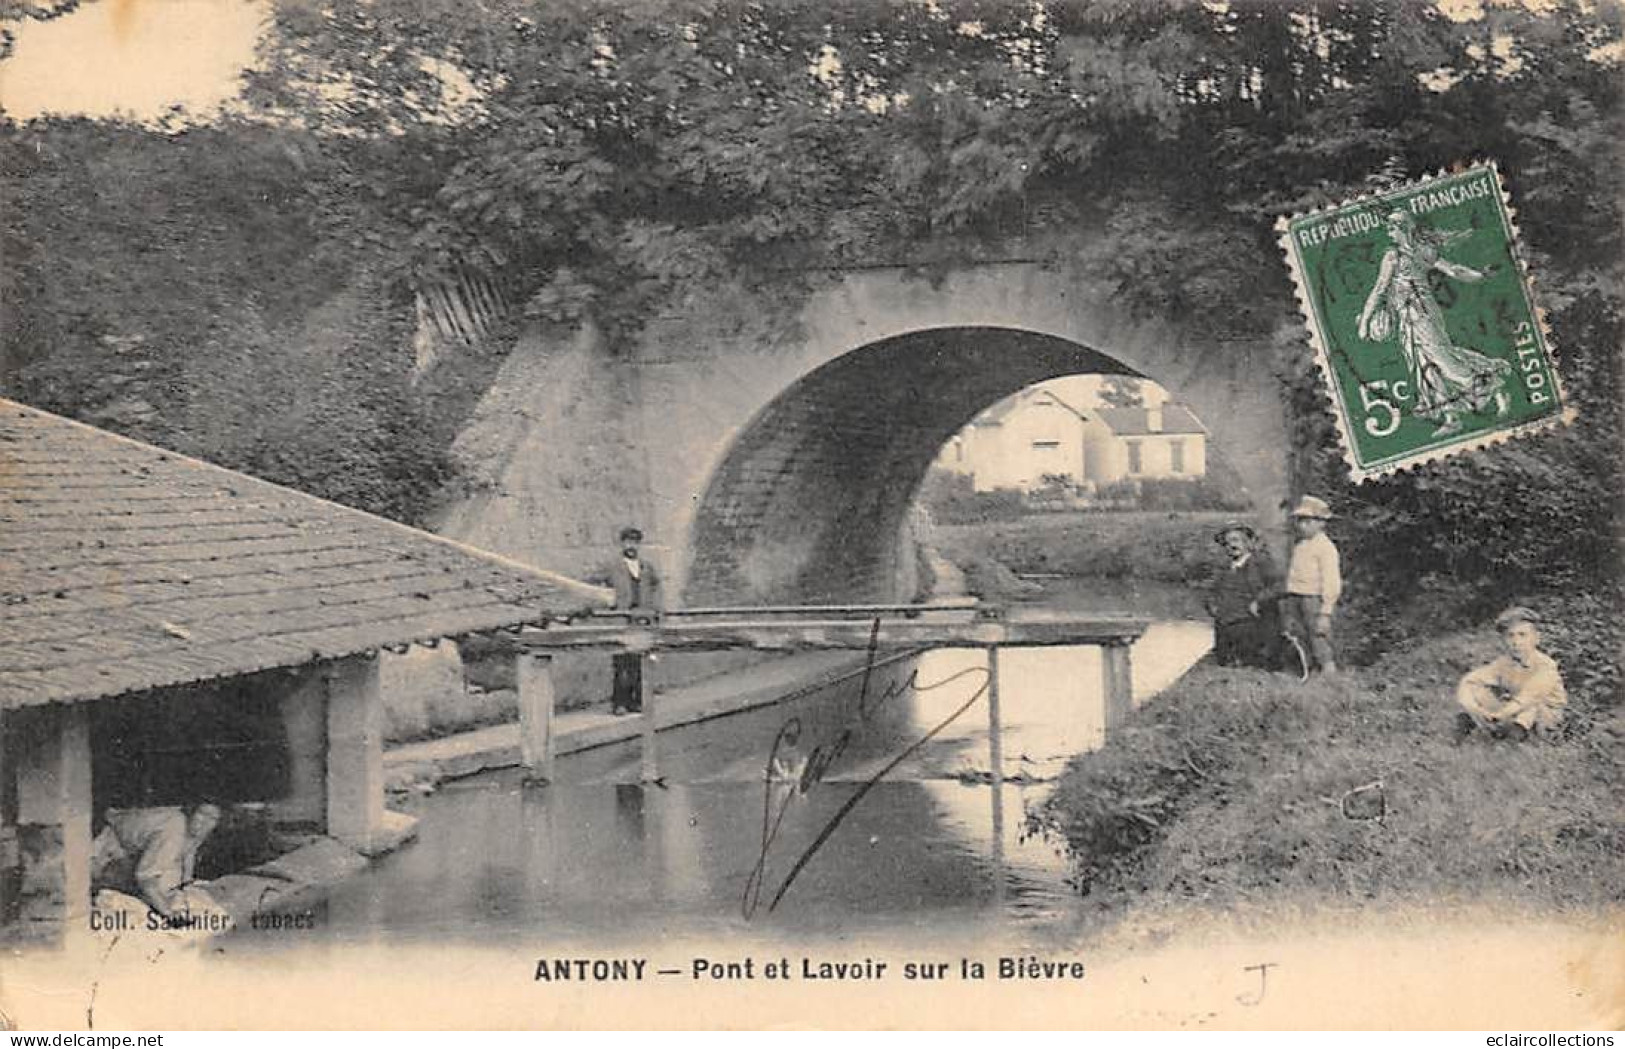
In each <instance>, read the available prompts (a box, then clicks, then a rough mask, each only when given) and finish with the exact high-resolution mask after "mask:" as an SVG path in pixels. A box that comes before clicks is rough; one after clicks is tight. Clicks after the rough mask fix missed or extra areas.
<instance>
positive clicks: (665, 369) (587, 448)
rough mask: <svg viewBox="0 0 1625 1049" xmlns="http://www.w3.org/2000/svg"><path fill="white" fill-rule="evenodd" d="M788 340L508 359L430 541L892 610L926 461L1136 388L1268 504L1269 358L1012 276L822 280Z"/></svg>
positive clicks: (722, 330) (1076, 288) (644, 346)
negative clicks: (980, 433) (631, 532)
mask: <svg viewBox="0 0 1625 1049" xmlns="http://www.w3.org/2000/svg"><path fill="white" fill-rule="evenodd" d="M795 301H797V302H798V303H799V304H798V305H797V306H796V307H795V323H794V324H793V325H790V326H789V330H790V331H792V332H793V334H791V335H789V336H786V335H785V334H783V332H784V330H785V329H784V328H783V327H782V326H781V327H780V328H778V329H774V330H769V329H767V328H764V327H763V326H762V325H760V324H756V323H753V322H752V317H751V316H750V313H751V311H750V308H749V304H746V305H745V306H744V307H743V308H740V307H739V306H738V305H737V304H735V305H734V306H733V308H732V312H731V313H730V312H729V311H728V310H727V309H723V308H720V307H718V306H717V304H714V303H703V302H702V303H696V304H695V305H693V306H692V307H690V308H687V309H685V310H682V311H678V312H677V313H675V314H672V315H669V316H664V317H661V318H659V319H657V320H655V321H654V322H652V323H651V324H649V325H648V326H647V327H646V328H645V329H644V331H643V332H642V334H641V336H640V337H639V341H638V343H637V344H636V345H634V346H629V347H610V346H607V345H605V342H604V340H603V339H602V338H601V337H599V336H598V335H597V334H596V333H595V332H592V331H581V332H578V333H576V335H574V336H573V337H571V338H570V339H569V340H568V341H567V342H547V341H544V340H543V339H542V338H541V337H540V336H535V335H532V336H527V337H525V338H523V339H521V341H520V343H519V345H518V346H517V347H516V349H515V351H514V352H513V353H512V355H511V356H510V357H509V359H508V360H507V362H506V363H505V365H504V366H503V369H502V372H501V374H500V375H499V377H498V379H497V381H496V383H495V384H494V385H493V387H492V389H491V390H490V392H489V393H488V394H487V396H486V397H485V399H484V400H483V401H482V403H481V405H480V406H479V408H478V409H477V411H476V413H475V415H474V417H473V419H472V420H471V422H470V425H469V426H468V427H467V429H466V430H465V431H464V433H463V435H462V436H461V437H460V438H459V442H458V451H459V454H460V455H461V456H462V458H463V460H464V461H465V463H466V464H467V465H468V466H469V467H470V468H471V470H472V471H473V472H474V474H475V476H476V478H477V480H478V482H479V485H478V487H477V489H476V494H474V495H472V496H470V497H468V498H466V499H464V500H462V501H461V502H459V503H458V504H457V505H455V506H453V507H451V508H450V509H449V510H448V511H447V512H446V513H445V514H444V515H443V517H442V518H441V519H440V520H439V521H438V522H437V527H438V529H439V530H440V531H442V532H443V533H445V534H447V535H450V536H452V537H454V538H457V539H460V540H463V541H465V542H469V543H472V544H474V545H477V546H481V547H484V548H487V549H491V550H494V551H496V552H499V553H502V554H506V555H508V556H512V557H515V558H518V559H522V560H525V561H528V562H531V563H534V564H537V565H540V566H543V567H546V568H551V569H555V570H558V571H562V572H566V573H568V574H571V575H576V576H588V577H590V575H591V574H592V569H593V568H595V567H596V566H599V565H602V564H605V563H606V562H607V561H608V560H609V559H610V558H612V557H613V556H614V538H615V533H616V531H617V530H618V529H619V528H620V527H621V526H622V525H623V524H625V523H631V522H636V523H638V524H640V525H641V527H642V528H643V529H644V531H645V532H646V533H647V534H648V543H647V544H646V545H647V548H648V551H649V553H650V554H651V556H653V557H654V558H655V560H656V562H657V564H661V565H662V566H663V567H664V569H665V575H666V578H667V582H668V601H669V602H671V603H674V604H675V603H677V602H679V601H680V602H682V603H686V604H688V605H691V606H692V605H699V604H719V603H725V604H748V603H822V602H832V601H874V600H895V599H898V598H899V597H907V596H908V595H907V594H905V593H901V592H900V591H902V590H903V589H904V588H905V586H906V579H907V577H908V574H909V567H910V566H911V564H912V562H913V556H912V549H911V546H910V543H909V540H908V538H907V536H906V524H907V518H908V509H909V506H910V504H911V502H912V499H913V496H914V493H915V491H916V489H917V488H918V486H919V484H920V482H921V480H922V479H923V478H924V476H925V472H926V470H927V468H928V466H929V465H930V463H931V462H932V460H933V459H934V458H935V456H936V454H937V452H938V450H939V449H940V448H941V446H942V445H943V443H944V442H945V441H946V440H947V439H948V438H949V437H951V436H952V435H953V434H954V433H955V432H956V431H957V430H958V429H959V428H960V427H962V426H963V425H964V424H965V423H967V422H969V421H970V420H971V419H972V418H973V417H974V416H975V415H976V414H977V413H978V412H980V411H981V410H982V409H984V408H986V407H987V406H989V405H991V404H993V403H994V402H996V401H998V400H999V399H1001V398H1003V397H1005V396H1007V395H1009V394H1011V393H1014V392H1016V391H1017V390H1020V389H1022V388H1023V387H1026V386H1029V385H1031V384H1033V383H1036V382H1040V381H1043V380H1046V379H1050V378H1054V377H1057V376H1061V375H1067V374H1075V373H1080V372H1106V373H1121V374H1133V375H1141V376H1145V377H1147V378H1151V379H1154V380H1156V381H1157V382H1159V383H1161V384H1162V385H1163V386H1164V387H1166V388H1167V389H1168V390H1169V391H1170V393H1171V394H1172V395H1173V396H1174V397H1175V398H1176V399H1178V400H1180V401H1182V402H1184V403H1186V404H1188V405H1190V406H1191V407H1192V408H1193V410H1194V411H1195V412H1196V413H1197V415H1198V417H1199V418H1200V419H1201V420H1202V421H1203V423H1204V424H1205V425H1206V426H1207V427H1208V429H1209V432H1210V439H1211V441H1212V443H1213V446H1214V447H1215V448H1216V449H1217V451H1218V452H1219V453H1220V454H1222V455H1224V456H1225V457H1226V458H1227V459H1228V461H1229V462H1230V463H1231V465H1233V466H1234V467H1235V468H1236V470H1237V471H1238V472H1239V473H1240V475H1241V476H1242V478H1243V480H1244V482H1245V483H1246V484H1247V486H1248V489H1249V491H1250V492H1251V494H1252V496H1253V498H1254V500H1255V502H1256V503H1257V505H1258V506H1259V507H1260V508H1261V509H1272V508H1273V507H1275V506H1276V505H1277V504H1278V502H1279V500H1280V499H1281V498H1282V497H1283V496H1284V494H1285V487H1286V472H1287V443H1286V426H1285V418H1284V414H1283V408H1282V404H1281V398H1280V395H1279V392H1278V390H1277V387H1276V380H1275V378H1274V367H1273V365H1274V352H1275V351H1274V350H1273V349H1272V347H1271V345H1270V344H1269V343H1268V342H1257V343H1235V342H1229V343H1225V344H1223V345H1220V344H1219V343H1218V341H1217V340H1216V339H1215V338H1214V337H1212V336H1211V335H1210V334H1208V333H1206V332H1204V331H1201V330H1197V329H1195V328H1192V327H1178V326H1174V325H1172V324H1169V323H1166V322H1163V321H1159V320H1156V319H1150V320H1147V319H1144V318H1138V317H1133V316H1131V315H1130V314H1129V313H1128V311H1127V310H1126V309H1125V308H1124V307H1123V306H1122V305H1120V304H1119V303H1118V302H1116V301H1114V299H1113V297H1112V296H1111V295H1110V294H1109V293H1106V292H1104V291H1102V290H1100V289H1095V288H1090V287H1086V286H1082V285H1080V284H1078V283H1077V281H1076V279H1075V278H1072V277H1069V276H1068V275H1066V274H1064V273H1061V272H1057V271H1055V270H1053V269H1048V268H1045V267H1043V266H1041V265H1039V264H1037V263H1031V262H1007V263H991V264H976V265H967V266H964V267H962V268H959V269H957V270H954V271H952V272H950V273H948V274H947V275H946V276H944V277H942V278H940V279H934V280H925V279H922V278H919V277H916V276H913V275H911V274H910V273H908V272H907V271H905V270H903V269H901V268H874V269H863V270H854V271H850V272H846V273H843V274H839V275H837V276H836V277H834V278H833V279H832V280H830V281H829V282H828V283H827V284H826V285H825V286H824V287H823V288H822V289H821V290H818V291H816V292H814V293H813V294H812V295H811V296H810V297H808V298H805V299H799V300H795Z"/></svg>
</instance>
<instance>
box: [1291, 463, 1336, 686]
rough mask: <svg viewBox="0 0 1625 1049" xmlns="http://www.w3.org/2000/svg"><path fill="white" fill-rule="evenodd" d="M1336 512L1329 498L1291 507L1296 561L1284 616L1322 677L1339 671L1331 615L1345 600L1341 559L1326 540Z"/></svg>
mask: <svg viewBox="0 0 1625 1049" xmlns="http://www.w3.org/2000/svg"><path fill="white" fill-rule="evenodd" d="M1331 517H1332V509H1331V507H1330V506H1327V505H1326V501H1325V500H1324V499H1319V498H1316V497H1315V496H1312V495H1306V496H1304V497H1303V498H1302V499H1299V500H1298V505H1296V506H1294V507H1293V508H1292V531H1293V534H1294V535H1295V536H1296V537H1297V541H1296V542H1295V543H1293V544H1292V558H1291V560H1289V561H1288V562H1287V568H1286V597H1285V598H1283V599H1282V601H1281V615H1282V617H1283V618H1284V619H1285V621H1286V628H1287V630H1288V632H1289V633H1291V634H1292V635H1293V636H1294V637H1296V638H1298V640H1299V641H1300V642H1302V643H1303V645H1304V647H1305V648H1306V649H1307V650H1308V651H1309V652H1310V654H1311V655H1312V656H1313V658H1314V662H1315V666H1316V668H1317V669H1318V670H1319V671H1320V672H1321V673H1323V674H1331V673H1335V672H1336V671H1337V658H1336V656H1335V655H1334V653H1333V650H1332V614H1333V613H1334V612H1336V610H1337V601H1338V598H1340V597H1342V596H1343V568H1342V559H1341V558H1340V557H1339V556H1338V553H1337V547H1336V546H1335V545H1333V543H1332V541H1331V539H1330V538H1328V537H1327V535H1326V522H1327V521H1329V520H1331Z"/></svg>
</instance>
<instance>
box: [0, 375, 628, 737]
mask: <svg viewBox="0 0 1625 1049" xmlns="http://www.w3.org/2000/svg"><path fill="white" fill-rule="evenodd" d="M597 593H598V591H596V589H595V588H593V587H589V586H587V585H586V584H582V583H577V582H575V581H574V580H570V579H567V578H566V577H564V576H560V575H555V574H553V573H549V572H543V571H541V570H538V569H533V568H530V567H528V566H525V565H521V564H518V563H516V562H512V561H508V560H506V559H504V558H500V557H497V556H495V555H492V554H487V553H484V552H482V551H478V550H474V549H472V548H470V547H465V546H462V545H461V544H458V543H454V542H452V541H450V540H447V539H442V538H440V537H438V536H434V535H430V534H429V533H427V532H421V531H418V530H417V529H413V528H408V527H407V526H405V525H401V524H397V523H395V522H393V521H388V520H385V519H383V518H380V517H375V516H373V515H372V514H367V513H362V512H360V511H358V510H352V509H349V508H347V507H343V506H339V505H337V504H336V503H330V502H327V501H326V500H323V499H318V498H315V497H314V496H310V495H306V494H304V493H302V492H296V491H293V490H292V489H289V488H284V487H282V486H280V485H275V484H271V483H269V482H267V481H261V480H258V479H256V478H253V477H249V476H248V475H246V474H241V473H237V472H236V471H233V470H227V469H223V468H221V467H218V466H213V465H210V464H208V463H205V462H200V461H198V460H196V459H191V458H188V457H186V456H183V455H179V454H176V453H174V452H168V451H165V450H163V449H161V448H156V447H154V446H152V445H149V444H143V443H141V442H139V441H133V440H129V439H127V438H124V437H119V436H117V435H116V434H111V433H108V432H106V431H104V430H98V429H96V428H94V427H91V426H86V425H84V424H82V423H77V422H73V421H71V420H68V419H64V418H61V417H60V416H55V415H51V414H49V413H46V412H42V411H38V410H36V409H33V408H28V407H26V406H24V405H21V404H18V403H16V402H14V401H8V400H4V399H0V708H5V707H17V706H30V705H35V704H41V703H49V702H62V701H70V700H83V699H94V698H99V697H104V696H112V695H118V694H121V693H126V692H135V691H140V690H144V689H150V688H158V687H163V686H168V685H179V684H185V683H188V682H195V681H203V680H208V679H212V678H219V677H227V676H235V675H238V674H245V673H250V672H253V671H257V670H265V669H269V668H272V667H284V666H296V665H299V664H302V663H306V662H309V661H311V660H313V659H318V658H329V657H336V656H344V655H352V654H355V653H358V652H365V651H369V650H371V649H375V648H379V647H381V646H385V645H395V644H403V643H407V642H412V641H426V640H431V639H434V638H440V637H449V636H455V635H458V634H465V633H471V632H474V631H479V630H490V629H495V628H499V627H506V626H516V625H519V624H522V623H526V622H534V621H535V620H537V619H538V618H539V617H540V615H541V613H542V612H543V611H544V610H548V609H553V610H562V609H570V608H579V607H580V606H581V605H582V604H583V602H584V599H586V598H590V597H592V596H595V595H596V594H597Z"/></svg>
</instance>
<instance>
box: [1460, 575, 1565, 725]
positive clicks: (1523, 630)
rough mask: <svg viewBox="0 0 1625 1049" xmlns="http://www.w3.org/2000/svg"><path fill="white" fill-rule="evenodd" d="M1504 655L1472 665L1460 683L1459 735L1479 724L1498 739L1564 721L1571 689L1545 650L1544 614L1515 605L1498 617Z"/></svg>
mask: <svg viewBox="0 0 1625 1049" xmlns="http://www.w3.org/2000/svg"><path fill="white" fill-rule="evenodd" d="M1495 628H1496V629H1497V630H1499V631H1500V632H1501V644H1502V646H1503V647H1504V648H1505V649H1506V652H1505V654H1504V655H1502V656H1501V657H1500V658H1498V659H1496V660H1495V661H1494V662H1492V663H1487V664H1485V665H1484V666H1481V667H1479V668H1477V669H1476V670H1472V671H1469V672H1468V673H1467V674H1466V675H1465V676H1464V677H1463V678H1462V679H1461V682H1460V683H1459V684H1457V686H1456V703H1457V704H1458V705H1460V707H1461V712H1460V713H1458V714H1457V715H1456V740H1457V742H1460V741H1461V740H1462V739H1465V738H1466V737H1467V736H1469V735H1471V734H1472V732H1473V731H1474V730H1475V729H1482V730H1484V731H1485V732H1488V733H1489V734H1490V735H1491V736H1492V737H1494V738H1496V739H1505V738H1511V739H1524V738H1527V737H1528V736H1530V735H1539V736H1549V735H1551V734H1553V733H1555V732H1556V731H1557V729H1558V727H1559V726H1560V725H1561V724H1562V722H1563V708H1564V707H1565V706H1566V705H1567V704H1568V693H1567V691H1566V690H1565V689H1564V688H1563V675H1562V674H1561V673H1560V672H1559V671H1558V668H1557V660H1555V659H1553V658H1552V657H1551V656H1548V655H1547V654H1546V653H1544V652H1542V651H1541V650H1540V616H1538V615H1536V614H1535V613H1534V612H1533V611H1531V610H1529V609H1527V608H1521V607H1518V608H1509V609H1507V610H1506V611H1505V612H1502V613H1501V614H1500V615H1499V616H1496V617H1495Z"/></svg>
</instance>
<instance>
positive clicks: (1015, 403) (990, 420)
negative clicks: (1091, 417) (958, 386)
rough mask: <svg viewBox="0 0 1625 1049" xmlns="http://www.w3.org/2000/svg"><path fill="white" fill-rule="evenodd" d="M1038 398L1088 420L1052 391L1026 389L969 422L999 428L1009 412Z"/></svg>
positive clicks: (1033, 388)
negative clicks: (1051, 402)
mask: <svg viewBox="0 0 1625 1049" xmlns="http://www.w3.org/2000/svg"><path fill="white" fill-rule="evenodd" d="M1039 398H1043V399H1044V400H1047V401H1053V402H1054V403H1055V405H1056V406H1057V407H1060V408H1064V409H1066V410H1067V411H1069V412H1071V413H1072V414H1073V415H1076V416H1077V417H1078V418H1080V419H1088V416H1087V415H1085V414H1084V413H1083V412H1080V411H1078V410H1077V409H1076V408H1074V407H1072V405H1070V404H1068V403H1067V401H1066V399H1065V398H1064V397H1061V396H1060V395H1059V394H1057V393H1056V392H1055V391H1054V390H1046V389H1044V388H1042V387H1028V388H1027V389H1025V390H1022V391H1021V392H1020V393H1016V394H1012V395H1011V396H1009V397H1006V398H1004V399H1003V400H1001V401H999V402H998V403H996V404H994V405H993V406H992V407H990V408H988V409H986V410H985V411H983V412H982V413H981V414H980V415H978V416H977V417H976V418H975V419H974V420H973V421H972V422H971V425H972V426H1000V425H1002V424H1003V423H1004V420H1005V419H1007V418H1009V417H1010V413H1011V412H1014V411H1015V410H1016V409H1017V408H1022V407H1025V406H1026V405H1028V404H1031V403H1032V402H1033V401H1036V400H1038V399H1039Z"/></svg>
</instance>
